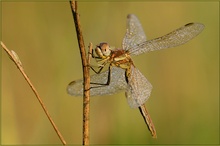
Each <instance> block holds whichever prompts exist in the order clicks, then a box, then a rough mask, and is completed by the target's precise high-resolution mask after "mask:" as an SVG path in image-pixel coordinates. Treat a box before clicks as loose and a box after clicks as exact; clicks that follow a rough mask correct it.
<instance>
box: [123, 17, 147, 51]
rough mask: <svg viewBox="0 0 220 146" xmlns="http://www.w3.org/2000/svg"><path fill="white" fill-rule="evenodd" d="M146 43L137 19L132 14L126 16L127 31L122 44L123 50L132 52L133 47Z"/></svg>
mask: <svg viewBox="0 0 220 146" xmlns="http://www.w3.org/2000/svg"><path fill="white" fill-rule="evenodd" d="M145 41H146V36H145V33H144V30H143V28H142V26H141V23H140V22H139V20H138V18H137V17H136V16H135V15H134V14H129V15H128V16H127V31H126V34H125V36H124V39H123V42H122V48H123V49H124V50H130V51H132V48H133V46H137V45H138V44H140V43H143V42H145Z"/></svg>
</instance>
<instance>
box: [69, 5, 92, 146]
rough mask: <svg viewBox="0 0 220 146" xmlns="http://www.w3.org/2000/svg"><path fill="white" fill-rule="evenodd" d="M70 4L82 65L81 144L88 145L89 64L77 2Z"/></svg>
mask: <svg viewBox="0 0 220 146" xmlns="http://www.w3.org/2000/svg"><path fill="white" fill-rule="evenodd" d="M70 6H71V10H72V14H73V19H74V23H75V28H76V33H77V39H78V44H79V49H80V54H81V59H82V66H83V82H84V86H83V90H84V92H83V145H89V95H90V90H89V88H90V76H89V64H88V61H87V59H86V51H85V45H84V40H83V35H82V29H81V25H80V21H79V14H78V13H77V2H75V1H70Z"/></svg>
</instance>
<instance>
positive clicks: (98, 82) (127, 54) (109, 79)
mask: <svg viewBox="0 0 220 146" xmlns="http://www.w3.org/2000/svg"><path fill="white" fill-rule="evenodd" d="M204 27H205V26H204V25H203V24H201V23H188V24H186V25H184V26H182V27H180V28H178V29H176V30H174V31H172V32H170V33H168V34H166V35H164V36H161V37H158V38H154V39H151V40H147V38H146V35H145V33H144V30H143V28H142V25H141V23H140V21H139V19H138V18H137V16H136V15H134V14H129V15H127V26H126V33H125V36H124V38H123V41H122V49H111V47H110V45H109V44H108V43H106V42H102V43H100V44H99V45H97V46H96V48H95V49H94V50H93V51H92V57H93V58H95V59H96V61H97V63H98V67H99V70H98V71H96V70H95V69H94V68H93V67H91V69H92V70H93V71H94V72H95V73H96V74H94V75H91V78H90V80H91V83H90V85H91V88H90V96H102V95H112V94H115V93H117V92H120V91H125V96H126V98H127V102H128V105H129V106H130V107H131V108H139V110H140V113H141V115H142V116H143V118H144V121H145V123H146V124H147V127H148V129H149V131H150V133H151V135H152V137H153V138H156V137H157V134H156V129H155V126H154V124H153V121H152V119H151V117H150V115H149V112H148V111H147V109H146V107H145V102H146V101H147V100H148V99H149V97H150V94H151V91H152V88H153V87H152V85H151V83H150V82H149V81H148V80H147V79H146V78H145V76H144V75H143V74H142V73H141V72H140V71H139V70H138V69H137V68H136V67H135V65H134V62H133V61H132V58H131V56H136V55H140V54H142V53H147V52H151V51H155V50H161V49H166V48H173V47H176V46H179V45H182V44H185V43H187V42H188V41H190V40H191V39H193V38H194V37H196V36H197V35H198V34H199V33H201V32H202V30H203V29H204ZM106 65H108V69H107V70H106V71H102V69H103V68H104V67H105V66H106ZM67 92H68V94H70V95H72V96H82V95H83V80H82V79H79V80H75V81H72V82H70V83H69V84H68V86H67Z"/></svg>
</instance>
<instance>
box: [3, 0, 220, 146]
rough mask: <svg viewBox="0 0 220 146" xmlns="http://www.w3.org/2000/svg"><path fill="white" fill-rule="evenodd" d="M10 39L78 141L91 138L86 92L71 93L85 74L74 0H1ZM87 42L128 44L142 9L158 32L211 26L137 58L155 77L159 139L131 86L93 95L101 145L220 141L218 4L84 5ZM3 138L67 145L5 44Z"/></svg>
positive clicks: (64, 128) (149, 30) (95, 135)
mask: <svg viewBox="0 0 220 146" xmlns="http://www.w3.org/2000/svg"><path fill="white" fill-rule="evenodd" d="M1 5H2V7H1V9H2V10H1V12H2V32H1V34H2V41H3V42H4V43H5V45H6V46H7V47H8V48H9V49H12V50H14V51H15V52H17V54H18V55H19V57H20V59H21V61H22V63H23V67H24V68H25V71H26V72H27V74H28V76H29V77H30V79H31V80H32V82H33V84H34V85H35V87H36V88H37V90H38V92H39V93H40V95H41V97H42V99H43V101H44V103H45V105H46V107H47V108H48V110H49V112H50V114H51V116H52V118H53V120H54V121H55V123H56V124H57V126H58V128H59V130H60V131H61V133H62V135H63V136H64V138H65V140H66V141H67V143H68V144H81V143H82V98H79V97H71V96H69V95H68V94H67V93H66V86H67V84H68V83H69V82H70V81H72V80H75V79H79V78H81V77H82V67H81V60H80V56H79V49H78V44H77V38H76V33H75V26H74V23H73V18H72V13H71V10H70V6H69V2H68V1H67V2H6V1H4V2H1ZM78 9H79V13H80V20H81V24H82V29H83V35H84V40H85V45H86V46H88V43H89V42H92V43H93V44H94V45H95V44H98V43H99V42H103V41H106V42H109V43H110V45H111V46H115V47H121V42H122V39H123V36H124V34H125V31H126V15H127V14H129V13H134V14H136V15H137V16H138V17H139V19H140V21H141V23H142V26H143V28H144V30H145V33H146V35H147V38H148V39H153V38H155V37H159V36H162V35H164V34H166V33H169V32H170V31H172V30H174V29H176V28H178V27H180V26H182V25H184V24H186V23H189V22H200V23H203V24H204V25H205V26H206V27H205V29H204V31H203V32H202V33H201V34H200V35H199V36H197V37H196V38H195V39H193V40H192V41H190V42H188V43H187V44H185V45H182V46H179V47H176V48H172V49H166V50H161V51H155V52H151V53H148V54H143V55H140V56H135V57H134V58H133V59H134V62H135V65H136V67H138V68H139V70H140V71H141V72H142V73H143V74H144V75H145V76H146V78H147V79H148V80H149V81H150V82H151V83H152V85H153V87H154V88H153V91H152V94H151V97H150V99H149V100H148V101H147V103H146V106H147V108H148V110H149V112H150V115H151V118H152V119H153V122H154V125H155V127H156V130H157V134H158V138H157V139H152V138H151V135H150V133H149V131H148V129H147V126H146V125H145V123H144V121H143V119H142V116H141V115H140V113H139V111H138V110H137V109H131V108H129V106H128V105H127V101H126V99H125V95H124V93H123V92H121V93H118V94H115V95H112V96H103V97H94V98H91V106H90V108H91V115H90V143H91V144H168V145H169V144H204V145H206V144H207V145H208V144H218V143H219V3H218V2H192V1H191V2H183V1H180V2H175V1H173V2H168V1H167V2H148V1H140V2H78ZM1 52H2V54H1V60H2V78H1V79H2V80H1V84H2V89H1V91H2V93H1V95H2V96H1V140H2V141H1V142H2V144H5V145H6V144H7V145H9V144H10V145H12V144H61V142H60V140H59V139H58V137H57V135H56V133H55V132H54V130H53V128H52V126H51V125H50V123H49V121H48V119H47V117H46V116H45V114H44V112H43V110H42V109H41V107H40V104H39V103H38V101H37V100H36V97H35V96H34V94H33V92H32V91H31V90H30V87H29V86H28V85H27V83H26V81H25V80H24V79H23V77H22V75H21V74H20V72H19V71H18V70H17V68H16V67H15V65H14V63H12V61H11V60H10V59H9V58H8V56H7V55H6V53H5V52H4V51H1Z"/></svg>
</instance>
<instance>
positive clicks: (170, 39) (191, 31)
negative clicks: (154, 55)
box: [129, 23, 204, 55]
mask: <svg viewBox="0 0 220 146" xmlns="http://www.w3.org/2000/svg"><path fill="white" fill-rule="evenodd" d="M203 29H204V25H203V24H201V23H189V24H186V25H184V26H183V27H180V28H178V29H176V30H174V31H172V32H170V33H168V34H166V35H164V36H162V37H159V38H155V39H152V40H149V41H145V42H142V43H140V44H138V45H136V46H133V48H131V49H130V50H129V52H130V54H131V55H139V54H142V53H146V52H149V51H155V50H161V49H166V48H172V47H176V46H179V45H182V44H185V43H187V42H188V41H190V40H191V39H193V38H194V37H196V36H197V35H198V34H199V33H200V32H202V30H203Z"/></svg>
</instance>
